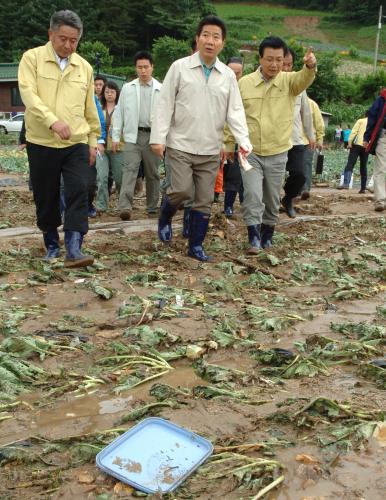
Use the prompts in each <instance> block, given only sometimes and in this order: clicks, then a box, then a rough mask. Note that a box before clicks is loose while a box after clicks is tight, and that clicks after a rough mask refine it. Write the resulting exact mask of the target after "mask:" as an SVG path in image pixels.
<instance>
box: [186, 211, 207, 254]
mask: <svg viewBox="0 0 386 500" xmlns="http://www.w3.org/2000/svg"><path fill="white" fill-rule="evenodd" d="M209 218H210V215H209V214H204V213H203V212H199V211H198V210H191V211H190V224H189V250H188V255H189V257H193V259H197V260H200V261H201V262H208V261H210V260H212V257H209V255H206V253H205V250H204V249H203V247H202V243H203V241H204V239H205V236H206V233H207V231H208V225H209Z"/></svg>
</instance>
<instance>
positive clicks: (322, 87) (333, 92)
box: [307, 54, 341, 105]
mask: <svg viewBox="0 0 386 500" xmlns="http://www.w3.org/2000/svg"><path fill="white" fill-rule="evenodd" d="M317 59H318V72H317V74H316V78H315V80H314V83H313V84H312V85H311V87H309V89H308V90H307V93H308V95H309V96H310V97H311V99H314V100H315V101H316V102H317V103H318V104H319V105H321V104H324V103H325V102H328V101H333V100H336V99H339V98H340V95H341V91H340V87H339V79H338V75H337V73H336V71H335V70H336V68H337V67H338V66H339V59H338V56H337V55H336V54H318V55H317Z"/></svg>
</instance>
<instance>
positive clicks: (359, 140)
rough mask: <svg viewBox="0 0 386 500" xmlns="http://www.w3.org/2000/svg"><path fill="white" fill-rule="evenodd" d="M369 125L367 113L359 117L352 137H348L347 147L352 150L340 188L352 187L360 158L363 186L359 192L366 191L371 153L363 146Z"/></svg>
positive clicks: (351, 134) (363, 192)
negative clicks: (352, 180) (356, 165)
mask: <svg viewBox="0 0 386 500" xmlns="http://www.w3.org/2000/svg"><path fill="white" fill-rule="evenodd" d="M366 127H367V113H366V115H365V116H364V117H363V118H359V120H357V121H356V122H355V125H354V126H353V128H352V130H351V133H350V137H349V139H348V145H347V149H349V150H350V152H349V155H348V158H347V164H346V167H345V169H344V172H343V184H342V185H341V186H339V187H338V189H348V188H349V187H350V182H351V177H352V173H353V170H354V167H355V164H356V162H357V160H358V158H359V160H360V164H359V165H360V166H359V168H360V174H361V188H360V190H359V194H365V193H366V184H367V162H368V160H369V154H368V153H366V149H365V148H364V147H363V136H364V133H365V132H366Z"/></svg>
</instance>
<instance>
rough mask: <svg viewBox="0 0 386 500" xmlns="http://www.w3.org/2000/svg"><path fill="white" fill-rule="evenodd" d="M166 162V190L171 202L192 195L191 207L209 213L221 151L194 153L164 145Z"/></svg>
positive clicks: (180, 201) (173, 203) (173, 202)
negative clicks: (167, 173)
mask: <svg viewBox="0 0 386 500" xmlns="http://www.w3.org/2000/svg"><path fill="white" fill-rule="evenodd" d="M165 163H166V164H167V165H168V168H169V173H170V186H169V187H168V188H167V190H166V192H167V194H168V196H169V199H170V202H171V204H172V205H176V206H180V205H182V204H183V203H184V202H185V201H187V200H190V199H193V204H192V209H193V210H198V211H200V212H203V213H205V214H210V209H211V206H212V203H213V197H214V183H215V180H216V175H217V172H218V168H219V164H220V154H216V155H194V154H191V153H184V152H183V151H178V150H177V149H172V148H167V149H166V156H165Z"/></svg>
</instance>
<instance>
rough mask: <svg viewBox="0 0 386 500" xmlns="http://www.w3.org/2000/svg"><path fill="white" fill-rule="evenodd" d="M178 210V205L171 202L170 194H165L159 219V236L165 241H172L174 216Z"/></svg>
mask: <svg viewBox="0 0 386 500" xmlns="http://www.w3.org/2000/svg"><path fill="white" fill-rule="evenodd" d="M176 212H177V207H175V206H173V205H172V204H171V203H170V200H169V198H168V196H166V195H165V196H164V197H163V200H162V203H161V207H160V214H159V219H158V238H159V239H160V240H161V241H162V242H163V243H170V242H171V241H172V237H173V231H172V218H173V216H174V214H175V213H176Z"/></svg>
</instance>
